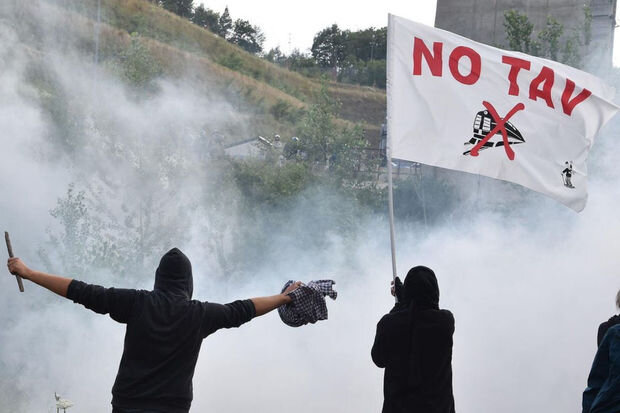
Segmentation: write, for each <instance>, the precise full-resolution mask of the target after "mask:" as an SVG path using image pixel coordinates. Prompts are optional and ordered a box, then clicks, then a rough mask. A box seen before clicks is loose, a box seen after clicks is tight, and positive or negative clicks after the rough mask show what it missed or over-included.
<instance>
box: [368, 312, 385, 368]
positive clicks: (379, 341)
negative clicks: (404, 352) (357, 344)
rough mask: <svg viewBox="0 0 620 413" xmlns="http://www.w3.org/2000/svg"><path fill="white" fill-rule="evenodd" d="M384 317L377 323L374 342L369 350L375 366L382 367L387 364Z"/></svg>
mask: <svg viewBox="0 0 620 413" xmlns="http://www.w3.org/2000/svg"><path fill="white" fill-rule="evenodd" d="M384 319H385V317H384V318H382V319H381V320H380V321H379V322H378V323H377V332H376V334H375V342H374V344H373V345H372V350H370V355H371V357H372V361H373V362H374V363H375V364H376V366H377V367H380V368H384V367H385V366H386V365H387V349H386V345H387V343H386V342H387V337H386V328H385V321H384Z"/></svg>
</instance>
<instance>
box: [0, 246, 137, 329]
mask: <svg viewBox="0 0 620 413" xmlns="http://www.w3.org/2000/svg"><path fill="white" fill-rule="evenodd" d="M7 265H8V267H9V271H10V272H11V274H14V275H19V276H21V277H22V278H25V279H27V280H30V281H32V282H33V283H36V284H39V285H40V286H41V287H45V288H47V289H48V290H50V291H52V292H55V293H56V294H58V295H60V296H63V297H65V298H68V299H70V300H72V301H73V302H74V303H78V304H82V305H83V306H84V307H86V308H88V309H89V310H93V311H94V312H96V313H99V314H110V317H111V318H112V319H113V320H116V321H118V322H119V323H127V322H129V320H130V319H131V317H132V315H133V311H134V304H135V303H136V300H137V299H138V298H139V295H140V294H139V292H138V291H136V290H132V289H123V288H104V287H101V286H99V285H94V284H86V283H83V282H81V281H78V280H73V279H71V278H65V277H60V276H58V275H52V274H46V273H44V272H41V271H35V270H31V269H30V268H28V267H27V266H26V264H24V262H23V261H22V260H20V259H19V258H9V261H8V264H7Z"/></svg>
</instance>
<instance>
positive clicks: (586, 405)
mask: <svg viewBox="0 0 620 413" xmlns="http://www.w3.org/2000/svg"><path fill="white" fill-rule="evenodd" d="M618 331H620V330H618ZM612 336H613V334H612V333H611V332H610V333H609V334H606V335H605V337H604V339H603V340H602V341H601V345H600V346H599V347H598V350H597V351H596V356H594V361H593V362H592V368H591V369H590V374H589V375H588V387H587V388H586V389H585V391H584V392H583V399H582V403H581V406H582V408H583V413H589V412H590V410H591V408H592V404H593V403H594V400H595V399H596V397H597V396H598V394H599V392H600V390H601V388H602V387H603V384H604V383H605V381H606V380H607V378H608V376H609V374H610V369H611V365H610V353H611V352H610V350H611V344H612V341H613V337H612Z"/></svg>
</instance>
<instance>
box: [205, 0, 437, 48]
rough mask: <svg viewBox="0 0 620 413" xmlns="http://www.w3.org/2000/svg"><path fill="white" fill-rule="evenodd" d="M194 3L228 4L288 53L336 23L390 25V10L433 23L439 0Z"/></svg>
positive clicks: (309, 43) (220, 9) (230, 0)
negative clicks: (437, 0) (388, 19)
mask: <svg viewBox="0 0 620 413" xmlns="http://www.w3.org/2000/svg"><path fill="white" fill-rule="evenodd" d="M194 3H195V4H200V3H202V4H204V6H205V7H207V8H210V9H212V10H215V11H217V12H219V13H222V12H223V11H224V8H225V7H226V5H228V11H229V12H230V15H231V17H232V19H233V20H235V19H239V18H241V19H246V20H249V21H250V22H251V23H252V24H254V25H257V26H259V27H260V28H261V29H262V30H263V32H264V33H265V36H266V42H265V51H268V50H269V49H271V48H273V47H276V46H280V49H281V50H282V51H283V52H285V53H286V54H288V53H290V51H291V50H292V49H295V48H297V49H299V50H301V51H302V52H305V51H308V50H309V49H310V47H311V46H312V39H313V38H314V35H315V34H316V33H317V32H318V31H320V30H322V29H324V28H325V27H327V26H330V25H332V24H333V23H337V24H338V26H339V27H340V28H341V29H351V30H358V29H366V28H368V27H383V26H387V15H388V13H393V14H397V15H399V16H402V17H406V18H408V19H410V20H415V21H418V22H420V23H424V24H428V25H430V26H432V25H434V23H435V6H436V0H409V1H402V0H381V1H374V2H360V1H353V0H310V1H291V0H263V1H249V0H204V1H203V0H197V1H194ZM289 39H290V40H289ZM289 42H290V46H289Z"/></svg>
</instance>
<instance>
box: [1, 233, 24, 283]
mask: <svg viewBox="0 0 620 413" xmlns="http://www.w3.org/2000/svg"><path fill="white" fill-rule="evenodd" d="M4 240H5V241H6V249H7V250H9V257H10V258H13V247H12V246H11V238H9V233H8V232H6V231H4ZM15 278H16V279H17V285H18V286H19V291H21V292H22V293H23V292H24V283H23V282H22V277H20V276H19V275H16V276H15Z"/></svg>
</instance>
